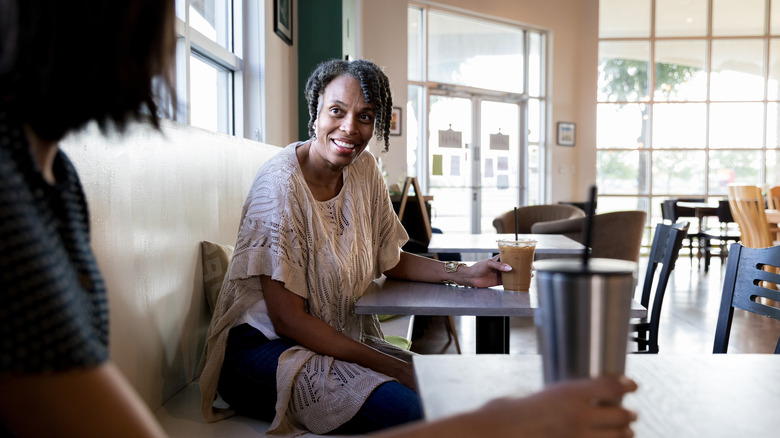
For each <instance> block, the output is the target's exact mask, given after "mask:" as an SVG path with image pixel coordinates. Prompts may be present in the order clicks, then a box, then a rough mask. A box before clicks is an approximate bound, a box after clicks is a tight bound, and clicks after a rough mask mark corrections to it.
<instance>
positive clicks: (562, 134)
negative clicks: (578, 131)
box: [558, 122, 575, 146]
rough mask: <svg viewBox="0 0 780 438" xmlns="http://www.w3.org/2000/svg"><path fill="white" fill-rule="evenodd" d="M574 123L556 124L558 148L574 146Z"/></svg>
mask: <svg viewBox="0 0 780 438" xmlns="http://www.w3.org/2000/svg"><path fill="white" fill-rule="evenodd" d="M574 128H575V127H574V123H572V122H558V146H574V134H575V132H574Z"/></svg>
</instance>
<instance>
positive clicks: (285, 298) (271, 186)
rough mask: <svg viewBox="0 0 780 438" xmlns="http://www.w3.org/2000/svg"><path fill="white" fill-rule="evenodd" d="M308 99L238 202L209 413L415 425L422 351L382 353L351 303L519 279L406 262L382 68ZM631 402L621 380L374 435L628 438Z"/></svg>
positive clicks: (207, 366)
mask: <svg viewBox="0 0 780 438" xmlns="http://www.w3.org/2000/svg"><path fill="white" fill-rule="evenodd" d="M305 92H306V99H307V101H308V107H309V115H310V119H309V134H310V136H311V138H309V139H308V140H306V141H301V142H297V143H293V144H291V145H289V146H287V147H286V148H285V149H283V150H282V151H281V152H279V153H278V154H277V155H276V156H274V157H273V158H271V159H270V160H269V161H268V162H267V163H266V164H264V165H263V167H261V169H260V170H259V171H258V174H257V176H256V178H255V181H254V183H253V185H252V188H251V189H250V192H249V195H248V197H247V200H246V202H245V204H244V209H243V213H242V219H241V223H240V227H239V232H238V238H237V240H236V246H235V248H236V249H235V252H234V255H233V258H232V260H231V262H230V266H229V268H228V272H227V275H226V276H225V281H224V282H223V284H222V290H221V291H220V296H219V298H218V299H217V305H216V309H215V311H214V316H213V318H212V321H211V326H210V327H209V333H208V336H207V339H206V348H205V352H204V357H203V359H202V360H201V365H202V368H201V377H200V388H201V397H202V405H201V409H202V412H203V415H204V417H205V418H206V419H207V420H209V421H216V420H219V419H221V418H224V417H226V416H229V415H231V414H232V413H234V412H239V413H241V414H243V415H248V416H253V417H259V418H261V419H266V420H268V421H271V419H273V421H272V424H271V427H270V429H269V431H268V434H269V435H281V436H296V435H300V434H302V433H304V432H305V431H311V432H314V433H318V434H324V433H331V432H332V433H337V434H353V433H359V434H363V433H368V432H372V431H376V430H380V429H385V428H391V427H393V426H397V425H401V424H405V423H410V422H414V421H415V420H419V419H421V418H422V410H421V407H420V399H419V397H418V395H417V393H416V392H415V380H414V373H413V369H412V365H411V356H412V354H413V353H410V352H408V351H405V350H402V349H400V348H397V347H395V346H393V345H391V344H389V343H388V342H386V341H385V340H384V337H383V336H382V331H381V329H380V326H379V322H378V320H377V318H376V316H375V315H357V314H355V312H354V302H355V300H356V299H357V298H358V297H360V295H361V294H362V293H363V291H364V290H365V289H366V287H367V286H368V284H369V283H370V282H371V281H372V280H373V279H375V278H378V277H379V276H381V275H382V274H385V275H387V276H388V277H394V278H401V279H407V280H413V281H425V282H437V283H441V282H443V281H445V280H446V281H452V282H455V283H459V284H463V285H466V286H474V287H489V286H494V285H497V284H500V283H501V276H500V271H502V270H509V269H511V267H510V266H509V265H506V264H504V263H500V262H498V261H496V260H493V259H488V260H483V261H480V262H478V263H475V264H473V265H471V266H460V267H459V269H455V270H454V272H450V271H452V270H451V269H450V270H446V269H445V267H444V263H442V262H440V261H437V260H434V259H429V258H424V257H420V256H417V255H414V254H410V253H406V252H404V251H402V250H401V247H402V246H403V245H404V243H405V242H406V241H407V238H408V237H407V235H406V232H405V231H404V228H403V226H402V225H401V223H400V222H399V220H398V217H397V216H396V214H395V212H394V211H393V208H392V205H391V203H390V198H389V195H388V191H387V188H386V187H385V184H384V180H383V178H382V174H381V172H380V170H379V168H378V167H377V164H376V161H375V160H374V157H373V156H372V155H371V153H370V152H369V151H367V150H365V149H366V147H367V145H368V142H369V141H370V140H371V138H372V137H373V136H374V132H375V131H376V132H377V134H378V135H377V138H378V139H379V140H380V141H384V145H385V150H386V149H387V145H388V143H389V142H388V134H389V127H390V114H391V111H392V106H393V103H392V98H391V95H390V89H389V83H388V80H387V77H386V76H385V74H384V73H383V72H382V70H381V69H380V68H379V67H377V66H376V65H375V64H373V63H371V62H369V61H364V60H357V61H352V62H348V61H342V60H333V61H327V62H325V63H323V64H321V65H320V66H318V67H317V69H316V70H315V71H314V73H312V75H311V76H310V77H309V80H308V81H307V84H306V89H305ZM634 389H636V385H635V384H634V383H633V382H631V381H629V380H627V379H625V378H622V380H620V379H618V378H612V379H601V380H584V381H578V382H571V383H567V384H562V385H558V386H556V387H551V388H550V389H548V390H545V391H542V392H540V393H538V394H535V395H533V396H531V397H526V398H507V399H501V400H496V401H493V402H491V403H488V404H487V405H485V406H484V407H482V408H481V409H479V410H476V411H473V412H471V413H469V414H465V415H460V416H455V417H451V418H448V419H444V420H441V421H437V422H432V423H425V422H422V421H419V422H416V423H414V424H409V425H407V426H404V427H401V428H393V429H389V430H386V431H384V432H380V435H381V436H382V437H385V438H391V437H392V438H396V437H401V436H403V437H418V436H419V437H425V436H444V435H446V436H453V437H466V436H481V435H485V436H567V437H579V436H631V430H630V428H629V424H630V422H631V421H633V420H634V419H635V418H636V416H635V415H634V414H632V413H631V412H629V411H627V410H625V409H623V408H622V407H620V406H619V400H620V399H621V397H622V396H623V394H625V393H626V392H630V391H633V390H634ZM217 393H219V395H220V396H221V397H222V399H223V400H224V401H225V402H227V403H228V404H229V405H230V407H229V408H225V407H224V404H223V403H215V398H216V394H217ZM218 406H219V407H218Z"/></svg>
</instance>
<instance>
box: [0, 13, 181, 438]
mask: <svg viewBox="0 0 780 438" xmlns="http://www.w3.org/2000/svg"><path fill="white" fill-rule="evenodd" d="M173 17H174V15H173V1H162V0H134V1H127V0H103V1H99V0H91V1H84V0H71V1H55V0H50V1H42V0H0V303H1V304H0V436H2V437H6V436H19V437H79V438H84V437H101V438H104V437H133V438H139V437H160V436H164V432H163V430H162V429H161V428H160V426H159V425H158V424H157V422H156V421H155V419H154V417H153V416H152V414H151V412H150V411H149V408H148V407H147V406H146V405H145V404H144V402H143V400H141V398H140V397H139V396H138V394H137V393H136V392H135V390H134V389H133V388H132V386H131V385H130V384H129V383H128V382H127V380H126V379H125V377H124V376H123V375H122V374H121V373H120V372H119V370H118V369H117V367H116V366H115V365H114V364H113V363H112V362H111V360H110V359H109V357H108V351H109V349H108V338H109V336H108V327H109V325H108V304H107V297H106V289H105V285H104V283H103V279H102V277H101V275H100V272H99V271H98V266H97V264H96V262H95V257H94V255H93V254H92V249H91V248H90V235H89V214H88V211H87V205H86V200H85V197H84V192H83V190H82V187H81V183H80V180H79V176H78V174H77V173H76V170H75V168H74V167H73V164H72V163H71V162H70V160H69V159H68V157H67V156H66V155H65V154H64V153H63V152H62V151H60V150H59V147H58V142H59V141H60V140H61V139H62V138H63V137H64V136H65V135H66V134H67V133H69V132H71V131H73V130H76V129H78V128H80V127H82V126H84V125H85V124H86V123H88V122H90V121H97V122H98V123H99V124H100V126H101V127H103V128H104V129H105V130H109V129H114V128H116V129H117V130H119V131H122V130H123V129H124V127H125V126H126V125H127V124H129V123H131V122H133V121H135V120H145V121H148V122H151V123H152V124H153V125H155V126H157V123H158V119H157V105H156V104H155V98H154V93H153V91H154V89H153V87H152V79H153V78H155V77H159V78H161V79H162V81H161V83H162V84H164V85H165V86H166V88H167V89H168V90H169V91H170V90H171V87H170V82H169V81H167V80H166V78H167V77H168V72H169V62H170V60H171V59H172V55H173V54H174V48H175V47H174V43H175V35H174V27H173V24H174V21H173V20H174V19H173Z"/></svg>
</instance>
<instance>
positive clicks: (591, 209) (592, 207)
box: [582, 185, 596, 267]
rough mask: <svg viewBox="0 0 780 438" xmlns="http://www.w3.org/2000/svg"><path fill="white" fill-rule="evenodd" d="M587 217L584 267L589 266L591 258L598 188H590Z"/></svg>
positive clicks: (586, 206) (593, 186)
mask: <svg viewBox="0 0 780 438" xmlns="http://www.w3.org/2000/svg"><path fill="white" fill-rule="evenodd" d="M585 209H586V210H587V211H586V213H587V216H586V217H585V250H584V251H583V252H582V265H583V266H585V267H587V266H588V258H589V257H590V241H591V235H592V232H593V215H594V214H595V212H596V186H595V185H592V186H590V194H589V198H588V203H587V204H586V205H585Z"/></svg>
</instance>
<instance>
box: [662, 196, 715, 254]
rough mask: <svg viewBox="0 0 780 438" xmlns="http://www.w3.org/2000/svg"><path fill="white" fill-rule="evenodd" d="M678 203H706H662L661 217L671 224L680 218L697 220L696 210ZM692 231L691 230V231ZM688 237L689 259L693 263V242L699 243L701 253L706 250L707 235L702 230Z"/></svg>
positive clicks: (681, 199) (672, 201)
mask: <svg viewBox="0 0 780 438" xmlns="http://www.w3.org/2000/svg"><path fill="white" fill-rule="evenodd" d="M678 202H705V199H704V198H675V199H667V200H665V201H663V202H662V203H661V217H662V218H663V219H664V221H667V220H668V221H669V223H670V224H674V223H676V222H677V221H678V220H679V219H680V218H694V219H696V209H694V208H690V207H681V206H679V205H677V203H678ZM689 231H690V230H689ZM687 237H688V257H689V258H690V259H691V261H693V241H694V239H695V240H696V241H697V242H696V243H697V247H698V248H699V250H700V251H701V250H702V249H703V248H705V246H704V245H705V243H706V242H705V241H704V239H705V233H704V232H702V230H696V232H695V233H691V232H689V233H688V234H687Z"/></svg>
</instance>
